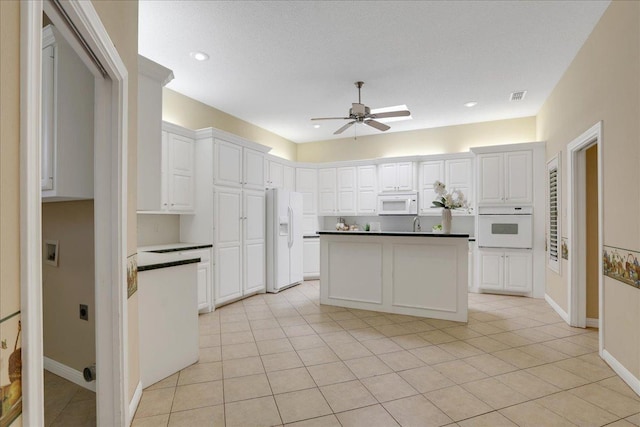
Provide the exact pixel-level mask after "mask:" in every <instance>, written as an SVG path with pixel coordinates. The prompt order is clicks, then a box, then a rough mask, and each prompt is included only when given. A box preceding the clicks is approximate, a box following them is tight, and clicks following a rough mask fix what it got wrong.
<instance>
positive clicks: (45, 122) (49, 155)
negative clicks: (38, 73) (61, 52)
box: [40, 46, 56, 190]
mask: <svg viewBox="0 0 640 427" xmlns="http://www.w3.org/2000/svg"><path fill="white" fill-rule="evenodd" d="M54 56H55V47H54V46H47V47H45V48H43V49H42V110H41V111H42V113H41V114H42V141H41V146H40V148H41V163H40V168H41V169H40V187H41V189H42V190H53V163H54V157H53V153H54V148H55V129H56V127H55V119H56V118H55V109H56V104H55V99H56V98H55V81H54V76H55V74H54V73H55V71H54V66H55V61H54Z"/></svg>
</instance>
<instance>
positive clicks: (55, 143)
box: [41, 25, 94, 202]
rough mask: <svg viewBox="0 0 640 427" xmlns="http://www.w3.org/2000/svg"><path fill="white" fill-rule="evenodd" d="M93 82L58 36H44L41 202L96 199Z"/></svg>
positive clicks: (50, 29) (52, 32)
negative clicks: (94, 197) (94, 194)
mask: <svg viewBox="0 0 640 427" xmlns="http://www.w3.org/2000/svg"><path fill="white" fill-rule="evenodd" d="M93 97H94V76H93V74H92V73H91V72H90V71H89V70H88V69H87V67H86V66H85V65H84V63H83V62H82V60H81V59H80V57H79V56H78V55H77V54H76V53H75V51H74V50H73V48H72V47H71V46H70V45H69V44H68V43H67V42H66V41H65V40H64V38H63V37H62V35H61V34H60V33H59V32H58V30H57V29H56V28H55V27H54V26H52V25H48V26H46V27H45V28H44V29H43V30H42V139H41V156H42V157H41V158H42V161H41V190H42V201H43V202H47V201H63V200H81V199H92V198H93V161H94V160H93V145H94V142H93V135H94V132H93V127H94V126H93V124H94V110H93V104H94V102H93V101H94V99H93Z"/></svg>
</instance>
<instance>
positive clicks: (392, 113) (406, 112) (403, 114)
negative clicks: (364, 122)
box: [369, 110, 411, 119]
mask: <svg viewBox="0 0 640 427" xmlns="http://www.w3.org/2000/svg"><path fill="white" fill-rule="evenodd" d="M410 115H411V112H410V111H409V110H402V111H387V112H386V113H374V114H369V117H370V118H372V119H386V118H388V117H406V116H410Z"/></svg>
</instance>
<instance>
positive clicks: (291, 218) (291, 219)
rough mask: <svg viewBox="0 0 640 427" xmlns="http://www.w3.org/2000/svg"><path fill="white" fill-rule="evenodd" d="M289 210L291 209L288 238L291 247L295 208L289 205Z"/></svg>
mask: <svg viewBox="0 0 640 427" xmlns="http://www.w3.org/2000/svg"><path fill="white" fill-rule="evenodd" d="M287 210H288V211H289V236H288V237H287V239H288V243H289V248H291V246H293V209H291V206H288V207H287Z"/></svg>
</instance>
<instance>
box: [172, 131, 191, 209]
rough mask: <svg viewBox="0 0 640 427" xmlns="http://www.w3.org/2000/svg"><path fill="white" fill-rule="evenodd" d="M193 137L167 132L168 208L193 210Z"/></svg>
mask: <svg viewBox="0 0 640 427" xmlns="http://www.w3.org/2000/svg"><path fill="white" fill-rule="evenodd" d="M194 144H195V142H194V141H193V139H190V138H186V137H184V136H182V135H175V134H172V133H167V148H168V153H169V155H168V167H169V168H168V181H169V186H168V193H169V198H168V201H169V210H170V211H173V212H189V211H193V210H194V208H195V206H194V197H195V178H194V167H193V165H194V157H193V156H194V151H195V150H194Z"/></svg>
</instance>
